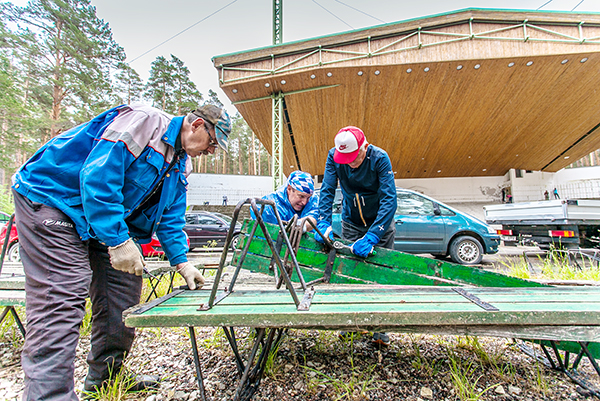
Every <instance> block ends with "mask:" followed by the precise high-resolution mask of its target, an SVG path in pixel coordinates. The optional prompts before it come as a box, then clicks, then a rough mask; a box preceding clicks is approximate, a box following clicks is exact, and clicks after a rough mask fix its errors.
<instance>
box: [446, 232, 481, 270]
mask: <svg viewBox="0 0 600 401" xmlns="http://www.w3.org/2000/svg"><path fill="white" fill-rule="evenodd" d="M450 257H451V258H452V260H453V261H454V262H455V263H460V264H461V265H476V264H478V263H480V262H481V259H483V247H482V246H481V244H480V243H479V241H478V240H477V239H475V238H473V237H471V236H469V235H463V236H461V237H458V238H456V239H454V241H452V244H451V245H450Z"/></svg>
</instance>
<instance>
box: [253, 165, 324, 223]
mask: <svg viewBox="0 0 600 401" xmlns="http://www.w3.org/2000/svg"><path fill="white" fill-rule="evenodd" d="M314 192H315V183H314V181H313V179H312V177H311V175H310V174H309V173H305V172H304V171H300V170H297V171H294V172H292V173H291V174H290V176H289V177H288V180H287V182H286V183H285V184H284V185H282V186H281V187H280V188H279V189H278V190H277V191H275V192H273V193H270V194H269V195H265V196H263V199H267V200H272V201H274V202H275V205H276V206H277V212H278V213H279V217H280V218H281V220H283V221H290V220H291V219H293V218H294V216H298V218H304V217H307V218H308V219H310V220H312V222H313V224H314V225H316V224H317V218H318V217H319V209H318V203H319V197H318V196H317V195H316V194H315V193H314ZM251 214H252V218H253V219H255V218H256V216H254V212H251ZM262 217H263V219H264V221H265V222H267V223H272V224H277V217H276V216H275V211H274V210H273V208H272V207H270V206H267V207H265V210H264V212H263V213H262ZM312 227H313V226H312V225H310V223H309V222H308V221H306V222H305V223H304V227H303V231H311V230H312Z"/></svg>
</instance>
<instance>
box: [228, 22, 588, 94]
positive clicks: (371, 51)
mask: <svg viewBox="0 0 600 401" xmlns="http://www.w3.org/2000/svg"><path fill="white" fill-rule="evenodd" d="M473 23H477V24H487V25H490V26H491V29H488V30H485V31H482V32H475V31H474V30H473ZM465 24H468V27H469V33H452V32H445V31H443V30H442V29H443V28H446V27H448V25H439V26H432V27H426V28H421V27H419V28H416V29H412V30H409V31H405V32H399V33H397V34H396V35H394V36H392V37H395V38H396V40H394V41H393V42H392V43H388V44H385V45H383V46H381V47H378V48H374V47H375V46H376V44H377V41H378V40H380V38H377V37H371V36H369V37H366V38H363V39H358V40H356V41H353V42H352V43H365V44H366V46H367V51H345V50H336V49H334V48H328V47H322V46H317V47H314V48H312V49H306V50H303V52H304V53H303V54H301V55H299V56H298V57H297V58H296V59H294V60H292V61H290V62H287V63H285V64H283V65H281V66H278V67H276V66H275V64H276V63H275V60H276V58H282V57H289V56H290V54H285V53H284V54H278V55H273V54H272V55H271V60H272V62H271V65H272V67H271V69H266V68H248V67H244V68H238V67H235V65H225V64H222V65H219V66H218V68H220V69H221V71H220V83H221V84H227V83H231V82H237V81H242V80H246V79H250V78H257V77H266V76H275V75H278V74H284V73H289V72H294V71H298V70H306V69H309V68H313V67H321V66H325V65H332V64H337V63H342V62H345V61H351V60H359V59H369V58H375V57H377V56H382V55H386V54H392V53H399V52H405V51H409V50H419V49H422V48H426V47H432V46H439V45H444V44H448V43H454V42H463V41H469V40H498V41H509V42H524V43H526V42H546V43H567V44H573V45H586V44H592V45H597V44H600V37H597V36H593V37H586V36H585V35H584V24H585V22H584V21H580V22H579V23H577V24H574V23H566V22H552V23H540V25H542V24H547V25H553V26H568V27H573V26H577V28H578V32H579V35H578V36H571V35H566V34H564V33H561V32H557V31H553V30H551V29H547V28H543V27H541V26H538V25H536V24H534V23H530V22H529V20H527V19H526V20H524V21H523V22H518V23H514V25H510V26H506V24H507V22H499V21H495V20H484V19H474V18H469V19H468V20H464V21H459V22H456V23H454V24H452V25H453V26H456V25H465ZM494 25H496V26H500V27H498V28H494ZM589 25H590V24H588V26H589ZM512 30H515V31H518V32H521V33H520V35H519V36H518V37H513V38H509V37H500V36H490V35H494V34H497V33H502V32H506V31H512ZM537 33H541V34H543V35H545V36H547V35H553V36H556V37H557V38H556V39H553V38H548V37H542V36H540V37H536V36H535V34H537ZM415 36H416V37H417V44H415V45H410V46H403V47H397V48H395V47H396V46H397V45H401V44H402V43H403V42H405V41H406V40H408V39H410V38H412V37H415ZM424 36H428V37H430V38H433V40H434V41H433V42H431V43H424V41H423V37H424ZM389 37H390V36H386V39H387V38H389ZM448 38H450V39H448ZM342 45H344V43H340V44H337V45H332V46H331V47H334V46H342ZM327 53H335V54H345V55H348V57H346V58H342V59H337V60H325V59H324V57H323V56H324V55H325V54H327ZM313 55H317V56H318V57H317V58H318V60H317V61H316V62H314V63H310V64H303V65H300V66H294V65H295V64H297V63H299V62H300V61H302V60H304V59H306V58H307V57H310V56H313ZM248 62H251V60H250V61H248ZM248 62H245V63H248ZM225 71H246V72H256V74H254V75H248V76H244V77H238V78H232V79H225Z"/></svg>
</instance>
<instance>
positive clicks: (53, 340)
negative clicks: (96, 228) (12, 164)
mask: <svg viewBox="0 0 600 401" xmlns="http://www.w3.org/2000/svg"><path fill="white" fill-rule="evenodd" d="M13 194H14V199H15V213H16V222H17V232H18V234H19V244H20V247H21V260H22V262H23V268H24V269H25V294H26V312H27V336H26V338H25V345H24V347H23V352H22V353H21V364H22V367H23V371H24V373H25V391H24V393H23V400H27V401H29V400H45V401H63V400H77V396H76V395H75V391H74V378H73V374H74V359H75V352H76V347H77V342H78V340H79V326H80V324H81V321H82V319H83V316H84V315H85V299H86V297H87V296H88V293H89V296H90V298H91V301H92V338H91V343H92V349H91V351H90V353H89V354H88V358H87V362H88V365H89V372H88V376H89V377H90V378H91V379H94V380H100V381H101V380H103V379H106V378H108V376H109V368H111V369H115V370H118V369H119V368H120V367H121V364H122V362H123V358H124V356H125V353H127V352H129V350H130V349H131V345H132V343H133V338H134V330H133V329H130V328H127V327H125V325H124V324H123V322H122V318H121V315H122V312H123V311H124V310H125V309H127V308H129V307H131V306H133V305H135V304H137V303H139V300H140V293H141V288H142V278H141V277H138V276H135V275H131V274H128V273H124V272H121V271H118V270H115V269H113V268H112V267H111V265H110V261H109V257H108V251H107V248H106V246H103V245H101V244H100V243H99V242H98V241H95V240H90V241H81V238H80V237H79V234H77V231H76V230H75V226H74V224H73V222H72V221H71V219H69V217H67V216H66V215H65V214H64V213H62V212H61V211H60V210H58V209H55V208H52V207H49V206H46V205H43V204H41V203H36V202H32V201H31V200H29V199H28V198H26V197H23V196H22V195H20V194H19V193H17V192H15V191H13ZM113 364H114V368H113Z"/></svg>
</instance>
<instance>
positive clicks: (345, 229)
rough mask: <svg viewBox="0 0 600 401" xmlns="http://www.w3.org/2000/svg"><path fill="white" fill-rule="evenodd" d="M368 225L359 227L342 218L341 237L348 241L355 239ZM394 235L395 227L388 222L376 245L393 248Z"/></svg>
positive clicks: (362, 234) (365, 231)
mask: <svg viewBox="0 0 600 401" xmlns="http://www.w3.org/2000/svg"><path fill="white" fill-rule="evenodd" d="M367 231H369V227H360V226H356V225H354V224H352V223H348V222H347V221H344V220H342V238H343V239H345V240H348V241H356V240H357V239H360V238H361V237H363V236H364V235H365V234H366V233H367ZM394 237H396V227H395V226H394V224H393V223H392V224H390V226H389V227H388V229H387V230H386V231H385V233H384V234H383V237H381V239H380V240H379V242H378V243H377V246H379V247H382V248H387V249H394Z"/></svg>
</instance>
